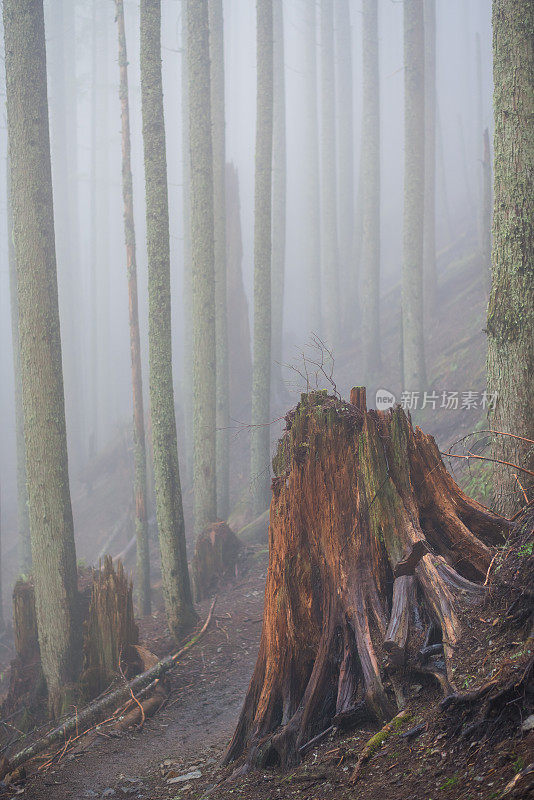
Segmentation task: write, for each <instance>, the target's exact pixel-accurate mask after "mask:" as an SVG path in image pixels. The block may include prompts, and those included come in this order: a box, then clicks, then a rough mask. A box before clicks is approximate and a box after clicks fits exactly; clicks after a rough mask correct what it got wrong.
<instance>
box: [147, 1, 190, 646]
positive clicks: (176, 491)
mask: <svg viewBox="0 0 534 800" xmlns="http://www.w3.org/2000/svg"><path fill="white" fill-rule="evenodd" d="M140 26H141V39H140V44H141V100H142V116H143V144H144V155H145V185H146V227H147V252H148V343H149V362H150V416H151V423H152V443H153V451H154V482H155V492H156V517H157V521H158V529H159V541H160V551H161V574H162V581H163V596H164V600H165V610H166V613H167V622H168V625H169V629H170V631H171V633H172V634H173V636H174V637H175V639H177V640H179V639H180V637H181V635H182V634H183V632H184V630H185V629H186V628H189V627H190V626H191V625H192V624H193V623H194V621H195V619H196V613H195V610H194V608H193V602H192V598H191V587H190V584H189V572H188V569H187V558H186V549H185V527H184V514H183V508H182V490H181V486H180V470H179V466H178V445H177V440H176V418H175V411H174V390H173V382H172V345H171V290H170V247H169V204H168V190H167V159H166V153H165V123H164V119H163V89H162V82H161V0H142V1H141V14H140Z"/></svg>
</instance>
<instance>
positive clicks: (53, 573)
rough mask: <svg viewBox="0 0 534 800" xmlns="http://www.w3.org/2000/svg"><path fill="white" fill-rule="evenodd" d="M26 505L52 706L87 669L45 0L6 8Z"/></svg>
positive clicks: (11, 0) (57, 707)
mask: <svg viewBox="0 0 534 800" xmlns="http://www.w3.org/2000/svg"><path fill="white" fill-rule="evenodd" d="M3 13H4V38H5V59H6V94H7V117H8V141H9V158H10V166H11V188H12V193H11V197H12V209H13V232H14V245H15V261H16V265H17V296H18V303H19V332H20V360H21V377H22V403H23V413H24V437H25V442H26V469H27V481H28V501H29V514H30V530H31V544H32V559H33V576H34V580H35V597H36V609H37V622H38V628H39V643H40V647H41V657H42V663H43V671H44V674H45V677H46V681H47V685H48V696H49V708H50V712H51V713H52V714H53V715H57V714H59V713H61V711H62V708H63V701H64V699H65V697H66V695H67V694H68V691H69V686H70V685H71V684H72V683H73V682H74V681H75V680H76V678H77V676H78V672H79V668H80V654H81V638H80V626H79V620H78V590H77V585H76V584H77V575H76V551H75V546H74V528H73V520H72V508H71V500H70V489H69V474H68V458H67V435H66V426H65V402H64V394H63V374H62V365H61V338H60V323H59V307H58V293H57V272H56V254H55V237H54V213H53V199H52V175H51V167H50V139H49V128H48V99H47V87H46V52H45V30H44V15H43V4H42V0H22V2H21V0H6V2H4V7H3Z"/></svg>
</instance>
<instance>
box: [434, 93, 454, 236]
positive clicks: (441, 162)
mask: <svg viewBox="0 0 534 800" xmlns="http://www.w3.org/2000/svg"><path fill="white" fill-rule="evenodd" d="M435 100H436V149H437V160H438V166H439V182H440V189H441V204H442V208H443V214H444V216H445V224H446V226H447V234H448V236H449V242H452V235H453V231H452V220H451V209H450V206H449V194H448V192H447V176H446V174H445V158H444V154H443V134H442V130H441V119H440V116H439V103H438V98H437V95H436V98H435Z"/></svg>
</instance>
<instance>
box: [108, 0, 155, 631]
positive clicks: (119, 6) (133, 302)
mask: <svg viewBox="0 0 534 800" xmlns="http://www.w3.org/2000/svg"><path fill="white" fill-rule="evenodd" d="M115 8H116V11H117V27H118V40H119V74H120V86H119V96H120V101H121V128H122V197H123V203H124V237H125V242H126V271H127V277H128V308H129V315H130V355H131V363H132V402H133V443H134V496H135V534H136V539H137V569H136V589H137V604H138V607H139V610H140V612H141V614H143V616H146V615H147V614H150V605H151V604H150V553H149V546H148V522H147V488H146V444H145V414H144V408H143V377H142V370H141V341H140V336H139V310H138V303H137V259H136V249H135V225H134V213H133V186H132V163H131V142H130V109H129V102H128V56H127V51H126V33H125V30H124V4H123V0H115Z"/></svg>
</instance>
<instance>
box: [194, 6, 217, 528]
mask: <svg viewBox="0 0 534 800" xmlns="http://www.w3.org/2000/svg"><path fill="white" fill-rule="evenodd" d="M209 47H210V43H209V13H208V0H188V3H187V72H188V97H189V152H190V159H191V160H190V180H191V183H190V200H191V207H190V208H191V259H192V262H191V264H192V277H193V426H194V431H193V436H194V468H193V487H194V517H195V534H196V535H198V534H200V533H201V532H202V531H203V530H204V528H205V527H206V525H208V524H209V523H210V522H214V520H215V519H216V518H217V486H216V342H215V330H216V326H215V250H214V247H215V242H214V210H213V150H212V138H211V89H210V86H211V80H210V51H209Z"/></svg>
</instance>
